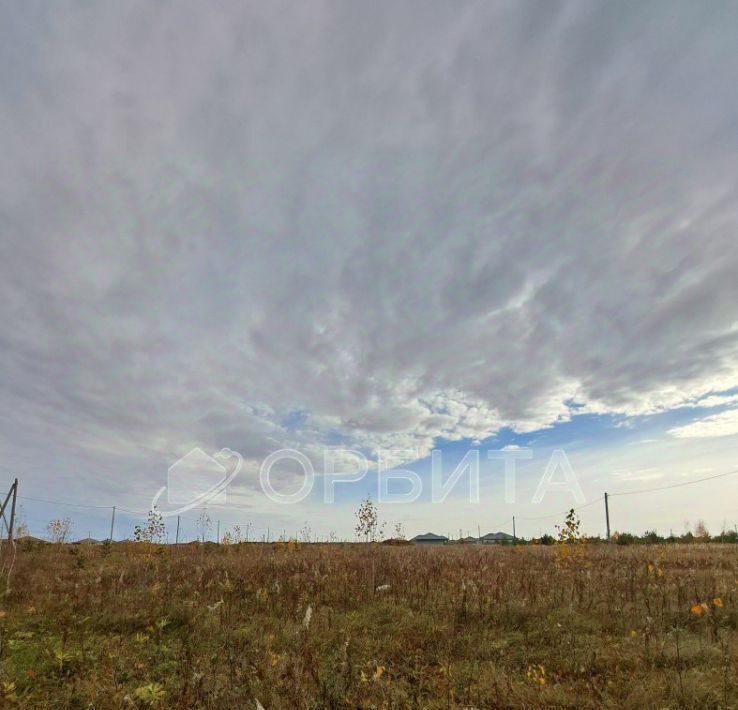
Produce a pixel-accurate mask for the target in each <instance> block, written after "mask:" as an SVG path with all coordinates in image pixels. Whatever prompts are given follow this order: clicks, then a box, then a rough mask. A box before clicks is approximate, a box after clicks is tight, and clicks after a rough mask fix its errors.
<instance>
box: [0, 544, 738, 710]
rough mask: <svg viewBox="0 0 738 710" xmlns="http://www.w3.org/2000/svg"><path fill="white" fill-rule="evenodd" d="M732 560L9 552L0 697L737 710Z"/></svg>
mask: <svg viewBox="0 0 738 710" xmlns="http://www.w3.org/2000/svg"><path fill="white" fill-rule="evenodd" d="M2 553H3V556H4V557H6V558H7V555H8V553H9V549H8V548H7V546H5V547H4V548H3V551H2ZM737 553H738V549H737V548H736V547H734V546H721V545H715V544H713V545H709V546H708V545H693V546H678V545H677V546H668V547H667V546H660V547H647V546H638V547H632V548H627V547H626V548H619V547H615V546H610V547H606V546H591V547H582V546H571V547H565V546H555V547H551V548H544V547H512V548H499V547H477V546H470V547H445V548H433V549H418V548H416V547H385V546H371V545H348V546H328V545H308V546H299V547H298V546H296V545H294V544H291V545H282V546H279V545H269V546H265V545H240V546H231V547H220V548H214V547H209V548H201V547H197V546H186V547H180V548H179V549H173V548H164V547H156V546H150V545H149V546H147V545H141V546H133V545H132V546H116V547H114V548H112V549H103V548H101V547H87V548H80V547H76V548H73V547H70V546H57V547H52V546H45V547H41V548H36V549H32V548H31V549H19V550H18V553H17V556H16V559H15V564H14V568H13V572H12V575H11V577H10V588H9V591H7V593H6V594H5V596H4V598H3V601H2V605H1V607H0V608H1V609H2V611H1V612H0V617H2V618H0V634H1V639H0V642H1V646H0V671H1V673H2V678H1V680H2V683H3V684H2V690H1V691H0V697H3V700H2V703H4V704H5V705H7V706H12V705H14V704H17V705H18V706H21V707H39V708H46V707H55V708H119V707H166V708H205V707H207V708H210V707H212V708H249V707H251V708H253V707H256V700H257V699H258V700H259V701H260V702H261V704H262V705H263V706H264V708H266V710H272V709H273V708H357V707H361V708H390V707H392V708H406V707H408V708H410V707H418V708H456V707H476V708H494V707H542V706H552V705H555V706H561V707H574V706H576V707H634V708H649V707H653V708H662V707H729V706H732V707H736V705H738V688H737V687H736V681H735V679H736V677H737V676H738V673H736V670H737V669H736V661H737V656H736V623H737V620H738V616H737V610H738V586H737V581H736V580H738V569H737V566H738V554H737ZM6 561H7V560H6ZM383 585H389V587H388V588H384V589H382V590H380V591H377V587H381V586H383ZM221 602H222V603H221ZM703 604H704V606H702V605H703ZM695 606H699V609H700V610H701V611H699V612H698V611H696V610H695V609H693V607H695ZM308 609H310V611H309V612H308Z"/></svg>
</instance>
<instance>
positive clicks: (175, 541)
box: [174, 515, 179, 547]
mask: <svg viewBox="0 0 738 710" xmlns="http://www.w3.org/2000/svg"><path fill="white" fill-rule="evenodd" d="M178 545H179V515H178V516H177V535H176V537H175V538H174V546H175V547H177V546H178Z"/></svg>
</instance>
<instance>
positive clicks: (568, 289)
mask: <svg viewBox="0 0 738 710" xmlns="http://www.w3.org/2000/svg"><path fill="white" fill-rule="evenodd" d="M736 14H737V13H736V6H735V5H734V4H732V3H725V4H720V3H716V4H712V5H711V6H710V7H709V8H702V7H700V6H699V5H697V4H694V3H678V4H676V5H675V4H673V3H669V4H657V3H653V4H648V5H645V6H644V5H642V4H641V3H617V4H613V3H591V2H551V3H546V4H545V6H542V5H540V4H535V3H522V4H521V3H518V2H514V3H513V2H496V3H486V2H485V3H474V2H469V3H455V4H453V5H449V4H447V3H427V2H422V3H421V2H408V3H402V4H400V5H399V6H398V5H397V4H396V3H373V4H371V5H367V4H365V3H358V2H357V3H344V2H341V3H330V2H329V3H319V2H314V3H309V4H307V5H303V6H295V5H294V4H289V5H288V4H279V3H270V4H268V5H265V4H263V3H243V2H226V1H222V2H214V3H210V4H208V5H207V6H206V5H204V4H202V3H184V2H178V3H168V2H160V3H154V4H152V3H150V2H146V3H143V2H141V3H137V2H134V3H126V4H125V5H117V6H116V5H111V4H102V5H100V4H97V5H94V4H93V5H89V4H81V3H73V2H65V3H56V4H54V5H53V6H52V5H48V4H34V3H30V2H29V3H23V4H22V5H18V4H10V3H8V4H5V3H3V4H2V5H0V17H2V22H0V48H1V49H0V52H2V62H1V63H0V66H3V74H2V77H1V78H0V99H1V103H0V105H1V106H2V108H0V152H1V154H2V155H3V161H2V163H0V183H1V184H2V191H1V193H0V234H2V241H1V243H0V270H2V273H1V274H0V276H1V278H0V317H1V318H2V324H3V328H2V331H1V332H0V348H1V352H2V360H0V377H1V378H2V383H3V386H2V391H1V392H2V418H3V424H2V435H1V439H0V450H2V452H3V459H4V461H5V462H6V466H7V467H8V471H9V472H10V470H11V469H13V470H17V469H18V468H20V469H22V470H25V471H28V472H34V475H37V476H38V479H37V480H39V481H41V480H45V479H44V476H49V475H50V474H49V473H48V471H53V472H54V473H55V475H57V476H61V477H62V479H63V480H64V476H65V475H66V476H68V478H69V480H70V481H71V480H76V479H75V476H76V475H77V474H79V473H80V472H81V473H82V474H83V476H82V480H83V482H84V485H85V487H86V488H87V487H88V486H89V484H92V485H94V486H97V487H98V488H100V489H104V490H111V489H120V488H123V489H127V488H129V487H131V486H133V487H135V486H136V485H141V486H142V487H145V486H146V485H148V484H147V483H146V480H147V477H149V476H160V475H161V474H160V472H161V470H162V468H161V466H162V464H163V462H166V461H171V459H172V458H173V457H176V456H177V455H178V454H181V453H184V452H185V451H187V450H188V448H189V447H191V446H194V445H196V444H199V445H202V446H203V447H204V448H206V447H208V446H209V447H211V448H220V447H221V446H230V447H231V448H234V449H239V450H241V451H242V452H243V453H244V454H245V455H246V456H248V457H251V458H253V459H258V458H259V457H261V456H263V455H264V454H265V453H266V452H268V451H269V450H271V449H273V448H274V447H275V445H285V444H292V445H299V446H303V447H308V448H309V447H318V446H320V445H322V444H323V443H325V442H330V441H333V440H334V439H340V440H341V441H345V442H348V443H350V444H352V445H355V446H359V447H362V448H366V449H371V448H373V447H376V446H377V445H396V446H402V447H405V448H411V447H414V448H417V449H418V451H419V453H420V454H423V453H425V452H427V450H428V449H429V448H430V446H431V445H432V443H433V441H434V439H435V438H436V437H439V436H441V437H444V438H449V439H455V438H462V437H463V438H466V437H468V438H472V439H478V438H483V437H485V436H488V435H489V434H491V433H493V432H494V431H495V430H497V429H498V428H499V427H501V426H513V427H515V428H517V429H519V430H534V429H536V428H539V427H543V426H546V425H550V424H551V423H553V422H555V421H556V420H557V419H561V418H568V417H570V416H571V411H570V408H569V404H570V403H571V402H572V401H576V402H578V403H580V404H583V405H585V406H584V408H583V410H582V411H592V412H617V413H624V414H643V413H648V412H653V411H658V410H660V409H664V408H669V407H673V406H676V405H678V404H681V403H684V402H688V401H692V400H694V399H695V398H697V397H699V396H701V395H704V394H705V393H708V392H712V391H723V390H726V389H728V388H730V387H732V386H734V385H735V383H736V371H737V369H738V350H737V347H736V346H737V339H738V309H737V308H736V305H735V304H736V303H737V302H738V279H736V278H735V273H736V267H738V252H737V251H736V248H735V239H736V227H737V226H738V209H737V208H736V204H738V201H736V197H737V196H738V195H737V194H736V180H735V176H736V168H737V167H738V166H736V158H735V156H736V155H738V133H737V132H736V130H735V126H736V120H737V118H738V94H737V93H736V92H735V90H734V89H735V86H736V84H737V83H738V62H737V61H736V57H737V55H738V39H737V38H736V35H735V32H734V31H733V28H734V27H735V24H736V20H738V17H736ZM296 408H298V409H300V410H304V411H306V412H307V413H308V416H307V419H306V420H305V421H304V422H303V423H302V424H301V426H300V427H298V428H296V429H294V428H293V429H291V428H290V427H289V426H287V425H286V424H285V418H286V417H287V416H288V414H289V413H290V412H292V411H293V410H295V409H296ZM41 470H44V471H45V472H46V473H44V474H43V475H42V474H41V473H40V472H39V471H41ZM121 472H124V474H125V483H122V482H121Z"/></svg>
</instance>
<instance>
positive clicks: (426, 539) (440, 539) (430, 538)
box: [410, 532, 448, 545]
mask: <svg viewBox="0 0 738 710" xmlns="http://www.w3.org/2000/svg"><path fill="white" fill-rule="evenodd" d="M410 542H414V543H416V544H418V545H445V544H446V543H447V542H448V538H447V537H445V536H444V535H436V534H435V533H431V532H428V533H423V534H422V535H416V536H415V537H414V538H413V539H412V540H410Z"/></svg>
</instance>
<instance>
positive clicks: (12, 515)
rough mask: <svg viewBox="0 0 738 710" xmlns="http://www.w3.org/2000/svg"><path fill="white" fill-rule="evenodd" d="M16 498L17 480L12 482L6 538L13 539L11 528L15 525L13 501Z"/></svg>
mask: <svg viewBox="0 0 738 710" xmlns="http://www.w3.org/2000/svg"><path fill="white" fill-rule="evenodd" d="M17 497H18V479H17V478H16V479H15V481H13V505H12V507H11V508H10V528H9V530H8V538H9V539H10V540H12V539H13V526H14V525H15V499H16V498H17Z"/></svg>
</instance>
